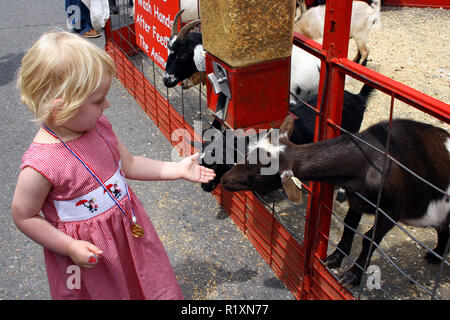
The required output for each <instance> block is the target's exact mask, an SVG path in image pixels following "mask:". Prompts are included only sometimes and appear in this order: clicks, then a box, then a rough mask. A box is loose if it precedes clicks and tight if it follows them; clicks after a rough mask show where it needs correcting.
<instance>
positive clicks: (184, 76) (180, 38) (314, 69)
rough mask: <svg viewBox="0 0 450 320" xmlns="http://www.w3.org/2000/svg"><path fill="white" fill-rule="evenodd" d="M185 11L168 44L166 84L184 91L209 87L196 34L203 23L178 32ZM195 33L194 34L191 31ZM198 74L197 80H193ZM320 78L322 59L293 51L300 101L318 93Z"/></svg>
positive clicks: (294, 82) (294, 78)
mask: <svg viewBox="0 0 450 320" xmlns="http://www.w3.org/2000/svg"><path fill="white" fill-rule="evenodd" d="M183 12H184V11H183V10H181V11H180V12H178V13H177V15H176V16H175V18H174V23H173V27H172V33H171V36H170V39H169V42H168V51H169V55H168V57H167V63H166V69H165V71H164V74H163V82H164V85H165V86H166V87H168V88H171V87H174V86H176V85H177V84H178V83H179V82H181V85H182V87H183V88H184V89H187V88H189V87H190V86H192V84H197V83H198V82H200V81H201V82H202V84H205V81H206V77H205V71H206V63H205V53H204V49H203V42H202V35H201V33H200V32H196V31H192V30H193V29H195V28H196V27H198V26H199V25H200V20H193V21H191V22H189V23H188V24H186V25H185V26H184V27H183V28H182V29H181V30H180V33H178V31H177V30H178V24H179V23H180V19H181V17H182V14H183ZM191 31H192V32H191ZM194 75H197V76H196V77H197V79H196V80H193V79H192V77H193V76H194ZM319 77H320V60H319V59H318V58H316V57H315V56H313V55H311V54H309V53H307V52H306V51H304V50H302V49H300V48H299V47H297V46H293V48H292V56H291V82H290V87H291V90H292V91H293V92H294V94H295V96H296V97H297V98H298V99H302V100H305V99H309V98H311V97H313V96H314V95H316V94H317V91H318V88H319Z"/></svg>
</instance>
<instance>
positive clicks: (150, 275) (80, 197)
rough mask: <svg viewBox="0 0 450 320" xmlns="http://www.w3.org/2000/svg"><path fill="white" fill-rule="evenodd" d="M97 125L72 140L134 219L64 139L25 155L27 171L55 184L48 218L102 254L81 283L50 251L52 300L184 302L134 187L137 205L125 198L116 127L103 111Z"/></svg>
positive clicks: (67, 260)
mask: <svg viewBox="0 0 450 320" xmlns="http://www.w3.org/2000/svg"><path fill="white" fill-rule="evenodd" d="M96 129H98V131H97V130H91V131H87V132H85V133H84V134H83V135H82V136H81V137H79V138H77V139H74V140H71V141H69V142H67V144H68V145H69V146H70V147H71V148H72V149H73V150H74V151H76V152H77V153H78V154H79V155H80V156H81V157H82V159H83V160H85V162H88V164H89V165H90V167H91V168H92V169H93V170H94V172H95V173H96V174H97V175H98V176H99V177H100V179H102V181H103V182H104V184H105V185H106V186H108V188H110V190H111V191H112V192H113V193H114V195H115V196H116V198H117V200H118V201H119V202H120V204H121V205H122V206H123V207H124V208H125V209H126V211H127V213H128V215H129V217H126V216H125V215H124V214H123V213H122V211H121V210H120V209H119V207H118V206H117V205H116V204H115V203H114V201H113V200H112V199H111V198H110V197H109V196H108V194H106V193H105V192H104V189H103V188H102V187H101V186H100V184H99V183H98V181H96V180H95V179H94V178H93V177H92V175H91V174H90V173H89V172H88V171H87V170H86V168H85V167H83V165H82V164H81V163H80V162H79V160H77V159H76V158H75V157H74V156H73V155H72V154H71V153H70V152H69V150H67V149H66V148H65V147H64V146H63V145H62V143H53V144H51V143H48V144H42V143H35V142H33V143H31V145H30V147H29V149H28V150H27V151H26V152H25V154H24V156H23V159H22V165H21V169H23V168H25V167H31V168H33V169H35V170H36V171H38V172H40V173H41V174H42V175H44V176H45V177H46V178H47V179H48V180H49V181H50V183H51V184H52V188H51V190H50V193H49V194H48V196H47V198H46V199H45V202H44V204H43V206H42V212H43V214H44V216H45V219H46V220H47V221H49V222H50V223H51V224H52V225H53V226H55V227H56V228H57V229H59V230H61V231H62V232H64V233H66V234H68V235H69V236H71V237H73V238H74V239H79V240H85V241H89V242H91V243H93V244H94V245H96V246H97V247H99V248H100V249H101V250H102V251H103V255H102V257H101V259H99V262H98V263H97V265H96V266H95V267H93V268H90V269H86V268H80V269H79V270H80V273H79V274H80V280H81V281H80V282H79V286H77V285H76V282H74V278H73V277H74V276H76V274H75V273H74V271H73V270H74V269H73V268H74V267H73V266H74V263H73V261H72V260H71V259H70V258H69V257H67V256H62V255H59V254H56V253H54V252H53V251H50V250H48V249H45V248H44V256H45V265H46V269H47V276H48V281H49V286H50V292H51V296H52V299H182V298H183V295H182V293H181V290H180V287H179V285H178V282H177V280H176V278H175V274H174V272H173V270H172V267H171V265H170V261H169V258H168V256H167V254H166V251H165V250H164V247H163V245H162V243H161V241H160V239H159V237H158V235H157V233H156V231H155V229H154V227H153V225H152V223H151V221H150V219H149V217H148V215H147V213H146V212H145V210H144V208H143V207H142V205H141V203H140V202H139V200H138V198H137V197H136V195H135V194H134V193H133V191H132V190H131V188H129V190H130V196H131V202H130V200H129V198H128V197H127V196H126V187H125V178H124V177H123V176H122V175H121V171H120V169H119V168H118V166H117V163H119V164H120V153H119V150H118V148H117V137H116V135H115V134H114V131H113V129H112V127H111V124H110V123H109V121H108V120H107V119H106V118H105V117H104V116H102V117H101V118H100V119H99V121H98V123H97V127H96ZM102 135H103V136H104V137H105V138H106V139H107V140H108V141H109V144H110V147H109V146H108V144H107V143H106V141H105V139H104V138H103V137H102ZM130 206H132V207H133V209H134V213H135V215H136V218H137V224H139V225H140V226H141V227H142V228H143V229H144V231H145V232H144V235H143V236H142V237H140V238H135V237H133V236H132V234H131V232H130V220H129V219H130V218H131V210H130ZM70 283H71V284H70ZM74 283H75V286H74ZM77 287H79V288H77Z"/></svg>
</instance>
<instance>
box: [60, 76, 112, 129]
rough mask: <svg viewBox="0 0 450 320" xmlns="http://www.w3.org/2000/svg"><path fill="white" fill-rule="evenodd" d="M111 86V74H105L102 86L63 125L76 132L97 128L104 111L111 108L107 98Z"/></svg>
mask: <svg viewBox="0 0 450 320" xmlns="http://www.w3.org/2000/svg"><path fill="white" fill-rule="evenodd" d="M110 86H111V75H109V74H105V76H104V77H103V80H102V82H101V84H100V86H99V87H98V88H97V90H95V91H94V92H92V93H91V95H90V96H89V97H88V98H87V100H86V101H85V102H84V103H83V104H82V105H81V106H80V107H79V108H78V111H77V113H76V114H75V116H73V117H72V118H70V119H69V120H67V121H66V122H65V123H63V124H62V125H61V127H64V128H65V129H68V130H71V131H74V132H84V131H88V130H92V129H94V128H95V126H96V124H97V121H98V119H99V118H100V116H101V115H102V114H103V111H104V110H106V109H107V108H109V102H108V100H107V99H106V95H107V94H108V91H109V88H110Z"/></svg>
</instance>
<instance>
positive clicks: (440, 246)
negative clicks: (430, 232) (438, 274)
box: [425, 224, 449, 264]
mask: <svg viewBox="0 0 450 320" xmlns="http://www.w3.org/2000/svg"><path fill="white" fill-rule="evenodd" d="M436 232H437V235H438V243H437V246H436V248H435V249H434V250H433V251H434V252H435V253H436V254H437V255H439V256H441V257H442V258H443V259H445V257H444V256H443V255H444V253H445V247H446V246H447V242H448V238H449V227H448V224H447V225H444V227H442V228H436ZM425 259H426V260H427V261H428V262H429V263H432V264H437V263H440V262H441V261H442V259H440V258H438V257H436V255H434V254H433V253H432V252H427V254H426V255H425Z"/></svg>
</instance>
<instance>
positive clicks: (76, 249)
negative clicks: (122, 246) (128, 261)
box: [69, 240, 103, 268]
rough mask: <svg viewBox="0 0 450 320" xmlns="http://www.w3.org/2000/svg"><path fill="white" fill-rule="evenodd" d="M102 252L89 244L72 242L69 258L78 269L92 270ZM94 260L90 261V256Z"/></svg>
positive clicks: (81, 241)
mask: <svg viewBox="0 0 450 320" xmlns="http://www.w3.org/2000/svg"><path fill="white" fill-rule="evenodd" d="M102 253H103V251H102V250H100V249H99V248H98V247H96V246H95V245H93V244H92V243H90V242H87V241H83V240H74V241H73V242H72V243H71V244H70V247H69V257H70V259H72V261H73V262H74V263H75V264H76V265H77V266H79V267H83V268H92V267H94V266H95V265H96V264H97V262H98V259H100V257H101V255H102ZM94 255H95V256H96V259H92V256H94Z"/></svg>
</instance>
